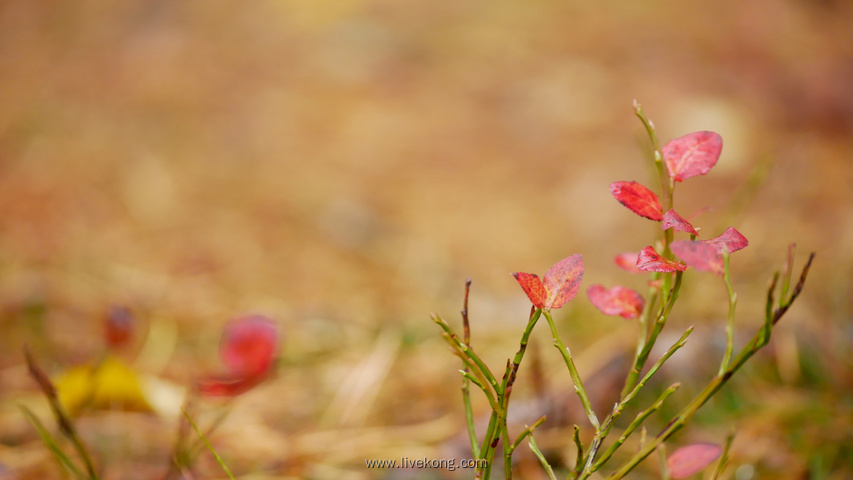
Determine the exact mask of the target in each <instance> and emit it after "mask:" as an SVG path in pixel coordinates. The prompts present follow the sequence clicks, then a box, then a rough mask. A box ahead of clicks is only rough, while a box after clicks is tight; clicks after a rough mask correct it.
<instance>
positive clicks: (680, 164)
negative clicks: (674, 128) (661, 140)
mask: <svg viewBox="0 0 853 480" xmlns="http://www.w3.org/2000/svg"><path fill="white" fill-rule="evenodd" d="M722 150H723V138H722V137H720V135H718V134H717V133H714V132H709V131H701V132H693V133H689V134H687V135H685V136H683V137H678V138H676V139H673V140H670V141H669V142H668V143H667V144H666V145H664V146H663V148H662V149H661V153H662V154H663V159H664V162H666V168H667V170H669V176H670V178H672V179H673V180H675V181H676V182H682V181H684V180H685V179H687V178H690V177H694V176H696V175H705V174H706V173H708V171H709V170H711V168H712V167H713V166H714V165H716V164H717V159H719V158H720V152H721V151H722Z"/></svg>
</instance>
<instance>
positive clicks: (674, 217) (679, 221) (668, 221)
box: [660, 209, 699, 235]
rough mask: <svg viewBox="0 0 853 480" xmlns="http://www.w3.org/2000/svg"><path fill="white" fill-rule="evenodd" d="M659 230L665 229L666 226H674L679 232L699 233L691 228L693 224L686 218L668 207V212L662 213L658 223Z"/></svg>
mask: <svg viewBox="0 0 853 480" xmlns="http://www.w3.org/2000/svg"><path fill="white" fill-rule="evenodd" d="M660 228H661V230H666V229H668V228H674V229H676V230H678V231H680V232H687V233H690V234H693V235H699V232H697V231H696V229H695V228H693V225H691V224H690V222H688V221H687V220H685V219H684V217H682V216H681V215H679V214H677V213H675V210H672V209H670V210H669V211H668V212H666V213H665V214H663V221H662V222H661V225H660Z"/></svg>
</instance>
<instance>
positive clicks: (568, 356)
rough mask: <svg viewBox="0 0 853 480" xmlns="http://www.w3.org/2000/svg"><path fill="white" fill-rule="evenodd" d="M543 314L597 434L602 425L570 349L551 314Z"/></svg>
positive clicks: (547, 312) (545, 312) (546, 312)
mask: <svg viewBox="0 0 853 480" xmlns="http://www.w3.org/2000/svg"><path fill="white" fill-rule="evenodd" d="M543 313H544V314H545V319H546V320H548V326H550V327H551V335H552V336H553V337H554V346H555V347H557V349H558V350H560V355H562V356H563V360H565V362H566V367H568V369H569V374H570V375H571V376H572V382H574V384H575V392H576V393H577V394H578V398H580V401H581V405H582V406H583V410H584V412H585V413H586V416H587V418H589V423H591V424H592V426H593V428H595V431H596V433H597V432H598V431H599V428H600V427H601V424H600V423H599V422H598V417H596V416H595V412H594V411H593V410H592V405H591V404H590V401H589V397H588V396H587V394H586V389H584V388H583V382H581V377H580V375H579V374H578V369H577V367H576V366H575V361H574V360H573V359H572V352H571V351H569V349H568V348H567V347H566V346H565V345H564V344H563V342H562V341H561V340H560V336H559V335H558V334H557V327H556V326H555V325H554V319H553V318H551V312H549V311H547V310H545V311H543Z"/></svg>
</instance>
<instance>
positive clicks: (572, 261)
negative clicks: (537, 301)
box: [544, 253, 583, 310]
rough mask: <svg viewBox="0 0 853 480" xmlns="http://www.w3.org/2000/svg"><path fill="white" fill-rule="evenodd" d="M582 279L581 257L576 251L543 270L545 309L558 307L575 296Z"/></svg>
mask: <svg viewBox="0 0 853 480" xmlns="http://www.w3.org/2000/svg"><path fill="white" fill-rule="evenodd" d="M581 279H583V257H582V256H581V254H579V253H576V254H574V255H571V256H568V257H566V258H564V259H562V260H560V261H559V262H557V263H555V264H554V266H552V267H551V268H549V269H548V271H547V272H545V280H544V284H545V291H546V292H547V293H548V296H547V299H548V300H547V301H546V302H545V307H544V308H546V309H548V310H550V309H552V308H560V307H562V306H563V305H565V304H566V302H568V301H569V300H571V299H573V298H575V295H577V293H578V289H580V286H581Z"/></svg>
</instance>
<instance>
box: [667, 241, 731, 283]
mask: <svg viewBox="0 0 853 480" xmlns="http://www.w3.org/2000/svg"><path fill="white" fill-rule="evenodd" d="M669 247H670V248H671V249H672V253H674V254H676V255H678V258H680V259H681V260H683V261H684V263H686V264H687V265H688V266H691V267H693V268H695V269H696V270H702V271H706V272H707V271H711V272H714V273H715V274H717V275H722V274H723V273H724V265H723V257H722V256H720V253H719V252H718V251H717V249H716V248H715V247H714V245H711V244H709V243H705V242H700V241H698V240H676V241H674V242H672V244H671V245H670V246H669Z"/></svg>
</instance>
